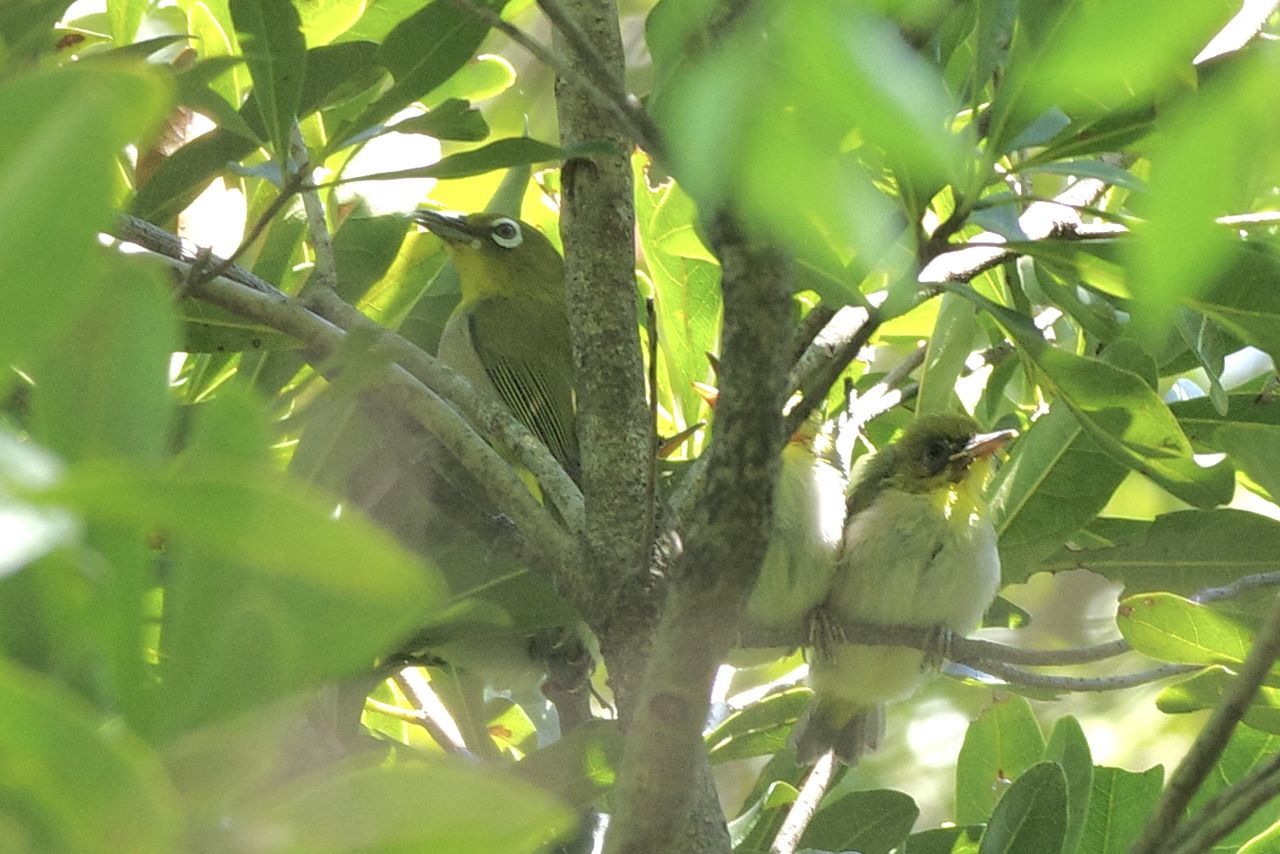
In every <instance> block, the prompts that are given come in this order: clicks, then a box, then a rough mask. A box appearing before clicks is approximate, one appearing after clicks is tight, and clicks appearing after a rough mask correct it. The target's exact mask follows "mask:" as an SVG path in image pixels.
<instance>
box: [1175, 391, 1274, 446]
mask: <svg viewBox="0 0 1280 854" xmlns="http://www.w3.org/2000/svg"><path fill="white" fill-rule="evenodd" d="M1169 410H1170V411H1171V412H1173V415H1174V417H1175V418H1177V419H1178V423H1179V424H1181V425H1182V429H1183V430H1184V431H1185V432H1186V434H1187V436H1188V438H1190V439H1191V441H1192V442H1193V443H1194V444H1196V445H1203V446H1204V447H1206V448H1207V449H1209V450H1211V451H1221V450H1224V448H1223V447H1222V445H1221V444H1219V442H1218V439H1217V434H1218V428H1219V427H1221V426H1223V425H1224V424H1269V425H1271V426H1273V427H1280V401H1276V400H1275V399H1273V398H1271V397H1270V396H1266V395H1257V394H1229V395H1227V408H1226V412H1225V413H1220V412H1218V411H1217V409H1216V407H1214V405H1213V402H1212V401H1211V400H1209V398H1207V397H1197V398H1195V399H1193V400H1180V401H1178V402H1177V403H1173V404H1170V405H1169Z"/></svg>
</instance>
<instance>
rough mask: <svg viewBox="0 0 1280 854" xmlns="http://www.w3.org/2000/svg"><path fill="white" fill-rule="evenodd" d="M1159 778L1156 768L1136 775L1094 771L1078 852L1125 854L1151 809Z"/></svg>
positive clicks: (1101, 768) (1161, 776) (1114, 770)
mask: <svg viewBox="0 0 1280 854" xmlns="http://www.w3.org/2000/svg"><path fill="white" fill-rule="evenodd" d="M1163 779H1164V769H1163V768H1161V767H1160V766H1156V767H1155V768H1151V769H1148V770H1146V771H1143V772H1142V773H1140V774H1139V773H1134V772H1133V771H1125V770H1124V769H1122V768H1107V767H1104V766H1101V765H1099V766H1098V767H1096V768H1094V769H1093V796H1092V797H1091V798H1090V799H1089V816H1088V818H1087V819H1086V820H1085V825H1084V837H1083V838H1082V839H1081V843H1080V850H1081V852H1084V854H1126V852H1128V850H1129V846H1130V845H1132V844H1133V843H1134V842H1136V841H1137V839H1138V834H1139V833H1141V832H1142V827H1143V825H1144V824H1146V821H1147V819H1148V818H1150V817H1151V813H1152V811H1153V810H1154V809H1155V806H1156V801H1157V799H1158V798H1159V797H1160V785H1161V783H1162V781H1163Z"/></svg>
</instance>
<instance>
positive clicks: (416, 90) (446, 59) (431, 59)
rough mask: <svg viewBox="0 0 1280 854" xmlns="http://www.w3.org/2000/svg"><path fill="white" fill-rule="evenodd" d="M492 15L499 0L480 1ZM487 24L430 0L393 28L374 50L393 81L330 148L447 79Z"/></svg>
mask: <svg viewBox="0 0 1280 854" xmlns="http://www.w3.org/2000/svg"><path fill="white" fill-rule="evenodd" d="M483 5H485V6H487V7H488V8H489V9H491V10H493V11H495V12H497V11H501V9H502V7H503V5H505V0H483ZM488 32H489V25H488V24H487V23H485V22H484V21H483V20H481V19H480V18H479V17H477V16H476V15H473V14H472V13H471V12H469V11H467V10H466V9H465V8H464V7H462V6H458V5H457V4H454V3H447V2H434V3H432V4H431V5H429V6H426V7H425V8H423V9H421V10H419V11H418V12H415V13H414V14H413V15H411V16H409V17H408V18H406V19H404V20H403V21H401V22H400V23H399V24H398V25H396V27H395V29H393V30H392V31H391V32H390V33H388V34H387V36H386V38H385V39H384V40H383V42H382V45H381V47H379V49H378V64H380V65H381V66H383V67H384V68H386V69H388V70H389V71H390V72H391V74H392V76H393V77H394V78H395V83H394V84H392V86H391V88H389V89H388V90H387V91H386V92H384V93H382V95H381V96H379V97H378V99H377V100H376V101H374V102H373V103H372V104H370V105H369V106H368V107H366V108H365V110H364V111H363V112H362V113H361V114H360V117H359V118H357V119H356V120H355V121H354V122H351V123H350V124H349V125H348V126H346V127H345V128H343V129H341V130H340V131H338V132H337V133H336V134H335V135H334V140H333V143H332V144H331V146H330V148H337V147H341V145H342V144H343V142H344V141H345V140H347V139H350V138H352V137H353V136H355V135H356V134H358V133H359V132H360V131H362V130H364V129H365V128H367V127H370V126H372V125H376V124H380V123H381V122H383V121H385V120H386V119H388V118H390V117H391V116H393V115H395V114H396V113H398V112H399V111H400V110H401V109H403V108H404V107H406V106H408V105H409V104H410V103H412V102H413V101H416V100H417V99H419V98H421V97H423V96H424V95H426V94H428V93H429V92H430V91H431V90H432V89H435V88H436V87H437V86H439V85H440V84H441V83H443V82H445V81H446V80H448V79H449V78H450V77H451V76H453V74H454V72H456V71H457V70H458V69H460V68H462V66H463V65H464V64H465V63H466V62H467V61H468V60H469V59H471V57H472V56H474V55H475V52H476V49H477V48H479V47H480V42H481V41H483V40H484V37H485V35H487V34H488Z"/></svg>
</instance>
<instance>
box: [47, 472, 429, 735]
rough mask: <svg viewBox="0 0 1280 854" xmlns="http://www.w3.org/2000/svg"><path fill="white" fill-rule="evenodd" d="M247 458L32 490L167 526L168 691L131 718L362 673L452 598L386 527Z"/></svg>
mask: <svg viewBox="0 0 1280 854" xmlns="http://www.w3.org/2000/svg"><path fill="white" fill-rule="evenodd" d="M242 459H244V452H243V451H237V452H236V454H235V456H228V455H227V454H226V453H224V452H218V453H210V454H208V455H207V456H206V455H203V454H199V453H196V454H193V455H191V457H190V459H187V460H185V461H184V462H183V464H182V465H179V466H176V467H171V468H169V469H168V470H163V471H155V470H152V469H148V468H146V467H138V466H134V467H131V468H126V467H120V466H109V465H106V464H100V465H97V466H92V467H90V466H81V467H80V468H78V469H76V470H74V471H73V472H72V473H70V474H69V475H68V476H67V477H66V478H65V479H64V480H63V481H62V482H61V483H59V484H56V485H54V486H52V487H50V488H48V489H46V490H44V491H43V492H41V493H39V494H38V495H34V496H32V498H33V500H39V501H40V502H42V503H54V504H56V505H58V506H62V507H67V508H68V509H71V510H74V511H77V512H79V513H80V514H82V515H83V516H84V517H86V518H87V519H88V520H89V521H91V522H92V523H94V524H97V525H109V526H111V528H112V529H113V530H124V531H130V532H131V533H132V540H133V541H135V542H139V543H141V542H143V539H142V538H143V536H155V535H156V533H160V534H162V535H163V536H164V538H165V542H166V557H167V560H168V562H169V568H168V574H167V585H168V586H167V590H166V596H165V615H164V619H165V626H164V631H163V634H162V649H161V655H160V670H161V674H162V681H161V687H160V691H161V693H162V696H159V697H156V698H155V700H154V701H153V702H152V703H151V704H150V706H149V707H148V708H147V709H146V710H145V711H147V712H148V713H149V714H150V717H148V718H146V719H135V720H134V723H136V724H137V725H138V726H141V727H143V728H145V729H146V730H147V731H149V732H153V733H155V734H166V733H172V732H174V731H179V730H182V729H185V728H187V727H189V726H191V725H193V724H195V723H200V722H203V721H205V720H210V719H215V718H219V717H223V716H227V715H230V714H233V713H235V712H238V711H241V710H244V709H246V708H251V707H253V706H255V705H260V704H261V703H263V702H265V701H266V700H269V699H271V698H273V697H276V696H280V695H282V694H286V693H289V692H292V691H296V690H299V689H301V688H303V687H307V686H310V685H314V684H317V683H319V682H321V681H325V680H329V679H332V678H334V677H336V676H341V675H346V674H353V673H356V672H359V671H362V670H363V669H364V668H366V667H367V666H368V664H369V662H370V661H372V660H373V658H375V657H376V656H378V655H382V654H385V653H386V652H388V651H389V650H390V649H391V648H392V647H393V646H394V645H395V644H396V643H398V642H399V641H401V640H402V639H403V638H404V637H405V636H407V635H408V633H409V632H410V631H411V630H412V629H413V628H414V627H415V626H417V625H420V624H421V622H422V621H423V620H424V618H425V617H426V616H427V615H429V614H431V613H432V610H433V609H435V608H439V607H441V606H442V604H443V601H444V596H445V589H444V584H443V582H442V581H441V579H440V576H439V574H438V572H437V571H436V570H435V569H433V568H432V567H430V566H427V565H424V564H423V563H422V562H421V561H420V560H418V559H416V558H415V557H413V556H412V555H410V554H409V553H407V552H406V551H405V550H404V549H403V547H401V546H400V545H399V544H398V543H397V542H396V541H395V540H394V539H393V538H392V537H391V536H390V535H389V534H387V533H385V532H383V531H381V530H379V529H378V528H375V527H374V526H373V525H371V524H370V523H369V522H367V521H365V520H364V519H362V518H361V517H359V515H358V514H356V512H355V511H354V510H353V509H351V508H346V509H345V510H344V512H343V514H342V517H341V518H338V519H335V518H334V515H333V502H332V501H331V500H326V499H324V498H323V497H321V496H319V495H317V494H315V493H313V492H312V491H311V490H309V489H307V488H305V487H304V486H303V485H302V484H300V483H297V482H296V481H292V480H290V479H288V478H287V477H285V476H283V475H281V474H280V473H278V472H276V471H274V470H273V469H272V468H271V467H270V466H269V465H264V464H256V463H254V462H242V461H241V460H242Z"/></svg>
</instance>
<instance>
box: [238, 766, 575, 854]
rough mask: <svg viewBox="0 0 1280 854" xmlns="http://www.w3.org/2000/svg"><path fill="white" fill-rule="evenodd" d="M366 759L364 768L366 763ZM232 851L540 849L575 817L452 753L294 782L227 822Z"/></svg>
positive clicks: (509, 778) (528, 788) (524, 786)
mask: <svg viewBox="0 0 1280 854" xmlns="http://www.w3.org/2000/svg"><path fill="white" fill-rule="evenodd" d="M362 765H363V767H362ZM228 824H229V825H230V828H231V829H230V830H229V831H228V832H229V834H230V838H229V840H228V844H229V845H228V848H229V850H237V849H239V850H245V849H248V848H253V847H260V845H261V843H260V840H262V839H263V838H272V839H279V840H281V841H282V843H283V844H280V845H279V847H278V848H277V849H276V850H280V851H294V852H304V851H357V850H360V851H371V850H376V851H502V852H510V854H521V852H528V854H536V852H539V851H545V850H547V846H548V845H549V844H550V843H553V842H555V841H556V840H557V839H559V838H561V837H562V836H563V835H564V834H565V833H566V832H567V831H569V830H570V829H571V828H572V827H573V825H574V816H573V814H572V813H571V812H569V811H568V810H567V809H565V808H564V807H563V806H562V805H561V804H559V803H557V802H556V801H555V800H554V799H552V798H551V797H550V796H549V795H547V794H545V793H543V792H542V791H540V790H539V789H537V788H535V787H534V786H531V785H529V784H527V783H523V782H521V781H519V780H518V779H516V778H515V777H514V776H512V775H511V774H503V773H500V772H497V771H494V770H490V769H486V768H482V767H480V766H478V765H475V764H466V763H463V762H455V761H440V762H431V763H426V762H413V761H401V762H398V763H396V764H395V765H390V766H387V767H377V766H374V765H370V764H369V763H368V762H367V761H365V762H363V763H352V764H351V766H350V767H348V768H346V769H338V770H336V771H335V770H332V769H329V770H326V771H325V772H323V773H322V774H318V775H316V776H314V777H312V778H310V779H306V780H302V781H299V782H296V783H292V784H287V785H285V786H283V787H281V788H280V789H279V790H278V791H277V792H275V793H273V794H272V795H271V796H269V797H266V798H260V799H258V801H257V802H253V803H249V804H248V805H246V807H245V808H244V812H243V813H242V814H241V815H237V816H236V817H235V819H234V820H232V821H230V822H228Z"/></svg>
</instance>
